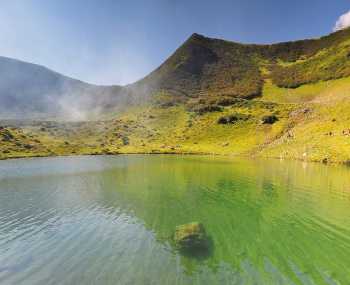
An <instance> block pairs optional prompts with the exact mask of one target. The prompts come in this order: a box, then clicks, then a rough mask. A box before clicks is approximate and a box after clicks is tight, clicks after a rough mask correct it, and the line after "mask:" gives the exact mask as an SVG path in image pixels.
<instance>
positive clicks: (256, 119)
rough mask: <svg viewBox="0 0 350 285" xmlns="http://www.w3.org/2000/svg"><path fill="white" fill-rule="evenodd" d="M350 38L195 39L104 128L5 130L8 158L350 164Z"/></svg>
mask: <svg viewBox="0 0 350 285" xmlns="http://www.w3.org/2000/svg"><path fill="white" fill-rule="evenodd" d="M349 53H350V30H349V29H348V30H343V31H339V32H337V33H334V34H331V35H329V36H326V37H322V38H320V39H314V40H304V41H297V42H290V43H281V44H274V45H244V44H239V43H232V42H227V41H223V40H217V39H209V38H206V37H203V36H200V35H197V34H194V35H193V36H191V37H190V39H188V40H187V41H186V42H185V43H184V44H183V45H182V46H181V47H180V48H179V49H178V50H177V51H176V52H175V53H174V54H173V55H172V56H171V57H170V58H169V59H168V60H167V61H165V62H164V64H162V65H161V66H160V67H159V68H158V69H156V70H155V71H154V72H152V73H151V74H150V75H148V76H146V77H145V78H144V79H142V80H141V81H139V82H136V83H135V84H132V85H129V86H126V87H124V89H123V92H125V93H124V95H125V94H127V96H126V97H125V98H126V99H125V100H126V101H128V107H127V108H123V109H122V110H119V111H118V112H116V111H112V110H113V108H114V105H113V104H112V105H111V106H110V107H111V109H110V110H111V111H109V112H105V114H104V116H103V117H100V119H99V120H98V121H85V122H75V123H74V122H62V121H61V122H59V121H56V122H53V121H51V122H50V121H46V122H44V121H41V122H28V121H25V122H19V121H12V122H9V121H7V122H6V121H3V122H0V126H1V129H0V140H2V141H1V144H0V158H8V157H23V156H25V157H26V156H47V155H71V154H117V153H181V154H191V153H207V154H222V155H249V156H265V157H276V158H281V159H284V158H293V159H301V160H306V161H322V162H325V163H329V162H346V163H348V162H349V161H350V112H349V111H348V110H349V107H350V100H349V94H350V66H349V60H350V56H349Z"/></svg>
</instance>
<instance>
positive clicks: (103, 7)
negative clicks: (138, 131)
mask: <svg viewBox="0 0 350 285" xmlns="http://www.w3.org/2000/svg"><path fill="white" fill-rule="evenodd" d="M349 10H350V1H349V0H329V1H324V0H317V1H316V0H307V1H305V0H294V1H290V0H243V1H241V0H231V1H229V0H222V1H220V0H216V1H215V0H211V1H206V0H143V1H142V0H56V1H55V0H46V1H43V0H1V2H0V19H1V25H0V55H2V56H8V57H14V58H18V59H21V60H25V61H30V62H34V63H38V64H42V65H45V66H47V67H49V68H51V69H53V70H55V71H58V72H61V73H63V74H66V75H68V76H72V77H74V78H78V79H81V80H85V81H88V82H91V83H96V84H126V83H131V82H133V81H135V80H137V79H139V78H141V77H143V76H145V75H146V74H147V73H149V72H150V71H152V70H153V69H154V68H156V67H157V66H159V65H160V64H161V63H162V62H163V61H164V60H165V59H166V58H167V57H168V56H169V55H170V54H171V53H173V52H174V50H175V49H176V48H177V47H178V46H179V45H180V44H181V43H183V42H184V41H185V40H186V39H187V38H188V37H189V36H190V35H191V34H192V33H194V32H196V33H200V34H203V35H206V36H209V37H216V38H224V39H227V40H232V41H240V42H247V43H272V42H280V41H288V40H296V39H303V38H310V37H319V36H321V35H325V34H328V33H330V32H331V31H332V29H333V27H334V26H335V23H336V21H337V19H338V18H339V17H340V16H341V15H342V14H344V13H346V12H348V11H349Z"/></svg>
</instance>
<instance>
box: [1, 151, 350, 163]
mask: <svg viewBox="0 0 350 285" xmlns="http://www.w3.org/2000/svg"><path fill="white" fill-rule="evenodd" d="M120 155H179V156H180V155H185V156H215V157H227V158H229V157H231V158H232V157H242V158H243V157H244V158H250V159H254V158H260V159H274V160H281V161H284V160H286V161H298V162H305V163H320V164H323V165H331V166H336V165H338V166H350V165H349V161H327V162H323V161H322V160H307V159H299V158H291V157H285V158H280V157H275V156H259V155H243V154H237V155H234V154H231V155H230V154H219V153H208V152H110V153H82V154H57V155H45V154H43V155H29V156H9V157H0V162H1V161H5V160H16V159H18V160H20V159H34V158H59V157H79V156H120Z"/></svg>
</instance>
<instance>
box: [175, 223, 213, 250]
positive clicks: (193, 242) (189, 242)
mask: <svg viewBox="0 0 350 285" xmlns="http://www.w3.org/2000/svg"><path fill="white" fill-rule="evenodd" d="M174 240H175V243H176V246H177V247H178V248H179V249H181V250H185V251H195V250H201V249H204V250H207V249H208V247H209V240H208V236H207V234H206V231H205V229H204V226H203V225H202V224H201V223H198V222H193V223H189V224H185V225H180V226H177V227H176V230H175V236H174Z"/></svg>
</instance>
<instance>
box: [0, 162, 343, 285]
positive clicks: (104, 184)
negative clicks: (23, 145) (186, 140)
mask: <svg viewBox="0 0 350 285" xmlns="http://www.w3.org/2000/svg"><path fill="white" fill-rule="evenodd" d="M192 221H198V222H201V223H202V224H203V225H204V226H205V228H206V231H207V233H208V235H209V236H210V239H211V244H212V247H211V250H210V252H208V253H207V254H206V255H204V256H189V255H183V254H181V253H179V252H178V251H177V249H176V247H175V246H174V244H173V241H172V236H173V234H174V231H175V227H176V226H177V225H180V224H185V223H189V222H192ZM0 284H45V285H47V284H130V285H134V284H136V285H137V284H162V285H166V284H350V168H347V167H343V166H325V165H321V164H313V163H302V162H291V161H279V160H249V159H236V158H235V159H230V158H221V157H205V156H203V157H200V156H157V155H152V156H147V155H145V156H138V155H130V156H127V155H125V156H114V157H110V156H109V157H103V156H91V157H89V156H87V157H66V158H41V159H27V160H25V159H19V160H8V161H1V162H0Z"/></svg>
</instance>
